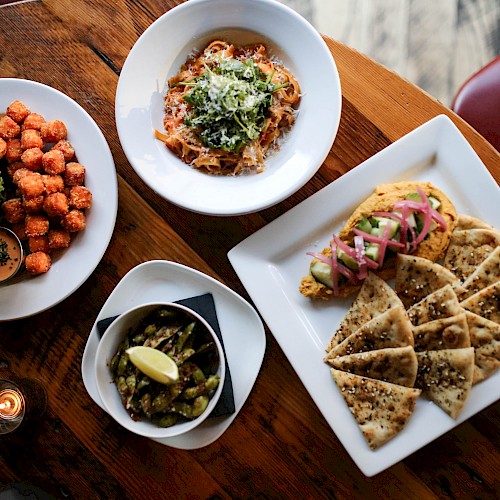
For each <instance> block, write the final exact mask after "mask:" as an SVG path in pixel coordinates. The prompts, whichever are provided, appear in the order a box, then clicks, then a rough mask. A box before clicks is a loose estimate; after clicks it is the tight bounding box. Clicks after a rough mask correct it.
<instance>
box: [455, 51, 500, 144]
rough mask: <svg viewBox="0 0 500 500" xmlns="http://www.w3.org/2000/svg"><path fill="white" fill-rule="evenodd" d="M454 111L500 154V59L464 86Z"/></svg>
mask: <svg viewBox="0 0 500 500" xmlns="http://www.w3.org/2000/svg"><path fill="white" fill-rule="evenodd" d="M451 109H452V110H453V111H455V113H457V115H459V116H461V117H462V118H463V119H464V120H465V121H466V122H467V123H468V124H469V125H471V126H472V127H474V128H475V129H476V130H477V131H478V132H479V133H480V134H481V135H482V136H483V137H484V138H485V139H486V140H488V141H489V142H490V143H491V144H493V146H494V147H495V148H496V149H497V151H500V56H497V57H496V58H495V59H493V61H491V62H490V63H489V64H487V65H486V66H485V67H484V68H482V69H480V70H479V71H478V72H477V73H475V74H474V75H472V76H471V77H470V78H469V79H468V80H467V81H466V82H465V83H464V84H463V85H462V87H461V88H460V90H459V91H458V92H457V95H456V96H455V98H454V99H453V102H452V104H451Z"/></svg>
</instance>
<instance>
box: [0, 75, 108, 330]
mask: <svg viewBox="0 0 500 500" xmlns="http://www.w3.org/2000/svg"><path fill="white" fill-rule="evenodd" d="M16 99H19V100H20V101H23V102H24V103H25V104H26V105H27V106H28V107H29V108H30V110H31V112H33V113H39V114H41V115H43V116H44V118H45V119H46V120H47V121H48V120H61V121H63V122H64V123H65V124H66V126H67V128H68V140H69V141H70V142H71V144H72V145H73V147H74V148H75V152H76V156H77V158H78V161H79V162H80V163H81V164H82V165H84V166H85V168H86V175H85V185H86V186H87V187H88V188H89V189H90V191H91V192H92V207H91V208H90V209H88V210H87V212H86V215H87V227H86V228H85V230H84V231H82V232H81V233H79V234H77V235H76V237H75V238H74V239H73V241H72V243H71V245H70V247H69V248H68V249H66V250H64V251H62V252H61V253H58V255H57V256H56V257H55V258H54V259H53V262H52V267H51V268H50V270H49V272H48V273H46V274H43V275H40V276H36V277H33V278H30V277H28V276H26V275H25V274H24V273H23V274H22V275H19V277H17V276H16V278H14V279H13V280H12V281H10V282H8V283H6V284H4V285H0V321H7V320H13V319H20V318H24V317H27V316H32V315H34V314H37V313H39V312H42V311H44V310H46V309H49V308H50V307H52V306H54V305H56V304H58V303H59V302H61V301H62V300H64V299H65V298H66V297H68V296H69V295H70V294H71V293H73V292H74V291H75V290H76V289H77V288H78V287H79V286H80V285H81V284H82V283H83V282H84V281H85V280H86V279H87V278H88V277H89V276H90V274H91V273H92V271H94V269H95V268H96V267H97V264H99V262H100V260H101V258H102V256H103V254H104V252H105V251H106V248H107V247H108V244H109V240H110V239H111V235H112V233H113V229H114V226H115V220H116V211H117V206H118V186H117V179H116V171H115V164H114V162H113V157H112V156H111V151H110V150H109V147H108V144H107V142H106V139H105V138H104V136H103V134H102V132H101V130H100V129H99V127H98V126H97V125H96V123H95V122H94V120H93V119H92V118H91V117H90V115H89V114H88V113H87V112H86V111H85V110H84V109H83V108H82V107H81V106H80V105H78V104H77V103H76V102H75V101H73V100H72V99H71V98H69V97H68V96H66V95H65V94H63V93H62V92H59V91H58V90H56V89H54V88H52V87H48V86H46V85H43V84H41V83H37V82H33V81H30V80H21V79H15V78H0V112H3V113H5V110H6V108H7V106H8V105H9V104H10V103H11V102H12V101H14V100H16Z"/></svg>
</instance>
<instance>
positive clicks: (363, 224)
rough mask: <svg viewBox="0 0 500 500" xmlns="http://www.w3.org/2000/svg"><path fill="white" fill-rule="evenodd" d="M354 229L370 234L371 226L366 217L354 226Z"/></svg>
mask: <svg viewBox="0 0 500 500" xmlns="http://www.w3.org/2000/svg"><path fill="white" fill-rule="evenodd" d="M356 227H357V228H358V229H359V230H360V231H364V232H365V233H368V234H370V233H371V230H372V225H371V224H370V221H369V220H368V218H367V217H363V218H362V219H361V220H360V221H359V222H358V224H357V225H356Z"/></svg>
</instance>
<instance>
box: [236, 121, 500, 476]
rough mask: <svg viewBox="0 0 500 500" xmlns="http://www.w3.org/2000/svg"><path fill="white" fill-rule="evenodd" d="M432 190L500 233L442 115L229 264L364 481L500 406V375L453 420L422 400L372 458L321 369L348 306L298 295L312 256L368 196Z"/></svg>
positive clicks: (497, 197) (495, 198) (481, 171)
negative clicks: (386, 187) (396, 186)
mask: <svg viewBox="0 0 500 500" xmlns="http://www.w3.org/2000/svg"><path fill="white" fill-rule="evenodd" d="M405 180H415V181H430V182H432V183H433V184H434V185H436V186H437V187H438V188H440V189H442V190H443V191H444V192H445V193H446V194H447V195H448V196H449V198H450V199H451V200H452V202H453V203H454V204H455V206H456V208H457V211H458V212H459V213H465V214H469V215H474V216H476V217H479V218H481V219H483V220H485V221H486V222H488V223H490V224H492V225H494V226H495V227H498V228H500V211H499V210H498V207H500V189H499V187H498V185H497V184H496V182H495V180H494V179H493V177H492V176H491V174H490V173H489V172H488V170H487V169H486V167H485V166H484V164H483V163H482V162H481V160H480V159H479V157H478V156H477V154H476V153H475V152H474V150H473V149H472V148H471V146H470V145H469V143H468V142H467V141H466V140H465V138H464V137H463V136H462V134H461V133H460V131H459V130H458V129H457V128H456V127H455V125H454V124H453V122H452V121H451V120H450V119H449V118H448V117H446V116H444V115H440V116H437V117H435V118H434V119H432V120H430V121H429V122H427V123H425V124H424V125H422V126H420V127H419V128H417V129H415V130H414V131H412V132H411V133H409V134H408V135H406V136H404V137H402V138H401V139H400V140H398V141H396V142H395V143H393V144H392V145H390V146H388V147H387V148H386V149H384V150H382V151H381V152H379V153H378V154H376V155H374V156H373V157H371V158H369V159H368V160H366V161H365V162H363V163H362V164H361V165H359V166H358V167H356V168H355V169H353V170H352V171H350V172H348V173H347V174H345V175H343V176H342V177H341V178H340V179H338V180H336V181H335V182H333V183H331V184H330V185H328V186H326V187H325V188H323V189H322V190H320V191H319V192H317V193H316V194H314V195H313V196H311V197H310V198H308V199H307V200H305V201H304V202H302V203H300V204H299V205H297V206H296V207H294V208H293V209H292V210H290V211H289V212H287V213H285V214H284V215H282V216H281V217H279V218H278V219H276V220H275V221H273V222H272V223H270V224H268V225H267V226H265V227H264V228H262V229H261V230H259V231H257V232H256V233H254V234H253V235H252V236H250V237H248V238H247V239H246V240H244V241H242V242H241V243H239V244H238V245H237V246H236V247H234V248H233V249H231V251H230V252H229V253H228V257H229V260H230V262H231V264H232V265H233V267H234V269H235V270H236V272H237V274H238V276H239V278H240V279H241V281H242V283H243V285H244V286H245V288H246V289H247V291H248V293H249V294H250V296H251V297H252V300H253V301H254V303H255V305H256V306H257V308H258V310H259V311H260V313H261V314H262V316H263V318H264V320H265V321H266V323H267V325H268V326H269V328H270V330H271V331H272V333H273V335H274V336H275V338H276V340H277V341H278V343H279V345H280V347H281V348H282V350H283V351H284V353H285V355H286V356H287V357H288V360H289V361H290V363H291V364H292V366H293V368H294V369H295V371H296V372H297V374H298V376H299V377H300V379H301V380H302V382H303V384H304V386H305V387H306V389H307V390H308V391H309V393H310V395H311V397H312V398H313V400H314V401H315V403H316V404H317V406H318V408H319V409H320V411H321V412H322V414H323V415H324V417H325V419H326V420H327V421H328V423H329V425H330V426H331V428H332V429H333V431H334V432H335V434H336V436H337V437H338V439H339V440H340V441H341V442H342V444H343V446H344V447H345V448H346V450H347V451H348V453H349V454H350V456H351V457H352V459H353V460H354V462H355V463H356V464H357V466H358V467H359V468H360V469H361V471H362V472H363V473H364V474H365V475H366V476H373V475H375V474H377V473H379V472H381V471H383V470H385V469H387V468H388V467H390V466H392V465H393V464H395V463H397V462H399V461H400V460H402V459H403V458H405V457H407V456H408V455H410V454H411V453H413V452H414V451H416V450H418V449H419V448H421V447H423V446H425V445H426V444H428V443H429V442H431V441H433V440H434V439H436V438H437V437H439V436H441V435H442V434H444V433H445V432H447V431H449V430H450V429H452V428H454V427H455V426H457V425H458V424H460V423H461V422H463V421H465V420H467V419H468V418H469V417H471V416H472V415H474V414H476V413H477V412H479V411H481V410H482V409H484V408H485V407H487V406H488V405H490V404H491V403H493V402H495V401H496V400H497V399H499V398H500V372H497V373H496V374H495V375H494V376H492V377H490V378H489V379H487V380H485V381H483V382H481V383H480V384H477V385H476V386H474V388H473V389H472V391H471V394H470V396H469V398H468V400H467V402H466V405H465V408H464V410H463V412H462V413H461V415H460V416H459V418H458V419H457V420H453V419H451V418H450V417H449V416H448V415H447V414H446V413H444V412H443V411H442V410H441V409H439V408H438V407H437V406H435V405H434V404H433V403H431V402H429V401H427V400H425V399H424V398H420V399H419V401H418V402H417V406H416V409H415V412H414V414H413V415H412V418H411V419H410V421H409V422H408V424H407V426H406V427H405V428H404V429H403V431H402V432H400V433H399V434H398V435H397V436H396V437H395V438H393V439H392V440H391V441H389V442H388V443H386V444H385V445H383V446H382V447H380V448H379V449H378V450H376V451H371V450H370V448H369V447H368V445H367V444H366V442H365V440H364V438H363V436H362V434H361V432H360V430H359V428H358V426H357V423H356V421H355V420H354V418H353V416H352V415H351V414H350V412H349V410H348V408H347V405H346V404H345V403H344V400H343V398H342V396H341V394H340V392H339V390H338V389H337V387H336V385H335V383H334V381H333V379H332V378H331V375H330V369H329V366H328V365H326V364H325V363H324V362H323V358H324V356H325V348H326V346H327V344H328V342H329V340H330V338H331V336H332V334H333V332H334V331H335V329H336V328H337V326H338V325H339V323H340V322H341V320H342V318H343V317H344V315H345V314H346V312H347V310H348V308H349V306H350V305H351V303H352V300H353V299H354V297H350V298H348V299H339V300H335V301H330V302H326V303H324V302H322V301H321V303H319V302H318V301H311V300H309V299H306V298H305V297H303V296H302V295H301V294H300V293H299V291H298V287H299V284H300V280H301V278H302V277H303V276H305V275H306V274H307V273H308V269H309V264H310V261H311V257H309V256H308V255H306V252H308V251H320V250H321V249H322V248H324V247H325V246H327V245H328V242H329V241H330V239H331V237H332V234H333V233H334V232H335V233H338V231H339V229H340V228H341V227H342V225H343V223H344V222H345V220H346V219H347V218H348V217H349V215H350V214H351V212H352V211H353V210H354V208H355V207H356V206H357V205H358V204H359V203H360V202H361V201H363V200H364V199H365V198H366V197H368V196H369V195H370V194H371V193H372V191H373V189H374V187H375V186H376V185H378V184H382V183H387V182H398V181H405Z"/></svg>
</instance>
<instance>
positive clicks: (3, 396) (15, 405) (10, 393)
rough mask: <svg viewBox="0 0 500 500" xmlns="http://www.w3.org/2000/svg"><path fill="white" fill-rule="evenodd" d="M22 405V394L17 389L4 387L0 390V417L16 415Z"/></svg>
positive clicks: (20, 410)
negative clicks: (4, 388)
mask: <svg viewBox="0 0 500 500" xmlns="http://www.w3.org/2000/svg"><path fill="white" fill-rule="evenodd" d="M23 406H24V399H23V396H22V394H20V393H19V392H17V391H14V390H10V389H6V390H4V391H1V392H0V419H2V418H3V419H12V418H15V417H17V416H18V415H19V414H20V413H21V412H22V411H23Z"/></svg>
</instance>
